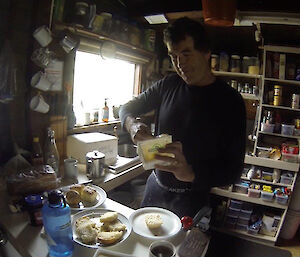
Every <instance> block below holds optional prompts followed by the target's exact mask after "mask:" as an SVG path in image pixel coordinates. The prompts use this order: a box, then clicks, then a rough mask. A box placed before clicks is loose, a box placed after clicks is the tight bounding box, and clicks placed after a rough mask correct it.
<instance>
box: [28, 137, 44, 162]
mask: <svg viewBox="0 0 300 257" xmlns="http://www.w3.org/2000/svg"><path fill="white" fill-rule="evenodd" d="M31 162H32V165H33V166H38V165H43V164H44V158H43V151H42V148H41V145H40V139H39V137H34V138H33V142H32V155H31Z"/></svg>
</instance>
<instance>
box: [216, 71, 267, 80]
mask: <svg viewBox="0 0 300 257" xmlns="http://www.w3.org/2000/svg"><path fill="white" fill-rule="evenodd" d="M213 74H214V75H216V76H226V77H243V78H252V79H260V78H262V75H254V74H248V73H240V72H228V71H213Z"/></svg>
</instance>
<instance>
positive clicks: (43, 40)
mask: <svg viewBox="0 0 300 257" xmlns="http://www.w3.org/2000/svg"><path fill="white" fill-rule="evenodd" d="M32 35H33V37H34V38H35V39H36V40H37V41H38V42H39V44H40V45H41V46H42V47H45V46H47V45H49V44H50V43H51V41H52V36H51V31H50V29H49V28H48V27H47V26H46V25H43V26H40V27H38V28H37V29H36V30H35V31H34V32H33V34H32Z"/></svg>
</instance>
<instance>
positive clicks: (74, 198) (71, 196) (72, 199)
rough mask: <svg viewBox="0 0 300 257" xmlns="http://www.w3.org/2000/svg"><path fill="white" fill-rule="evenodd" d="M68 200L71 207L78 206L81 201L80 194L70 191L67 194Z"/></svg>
mask: <svg viewBox="0 0 300 257" xmlns="http://www.w3.org/2000/svg"><path fill="white" fill-rule="evenodd" d="M66 200H67V203H68V204H69V205H71V206H76V205H78V204H79V203H80V201H81V198H80V194H79V193H78V192H77V191H75V190H69V191H68V192H67V193H66Z"/></svg>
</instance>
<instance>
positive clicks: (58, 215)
mask: <svg viewBox="0 0 300 257" xmlns="http://www.w3.org/2000/svg"><path fill="white" fill-rule="evenodd" d="M42 216H43V223H44V228H45V231H46V234H47V243H48V248H49V255H50V257H67V256H72V253H73V250H74V244H73V234H72V227H71V211H70V207H69V206H68V205H67V204H66V200H65V198H64V196H63V194H62V193H61V192H60V191H56V190H54V191H51V192H50V193H49V194H48V201H46V202H45V203H44V206H43V208H42Z"/></svg>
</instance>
